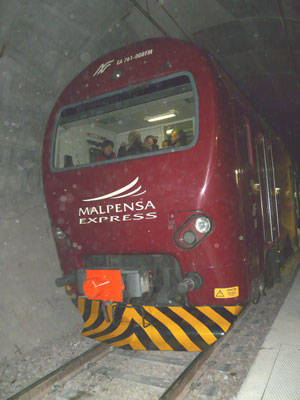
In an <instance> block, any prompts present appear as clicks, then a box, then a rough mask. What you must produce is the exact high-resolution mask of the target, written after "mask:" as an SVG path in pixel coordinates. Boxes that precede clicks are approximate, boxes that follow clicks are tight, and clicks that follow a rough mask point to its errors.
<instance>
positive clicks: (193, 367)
mask: <svg viewBox="0 0 300 400" xmlns="http://www.w3.org/2000/svg"><path fill="white" fill-rule="evenodd" d="M214 349H215V346H212V347H209V348H208V349H207V350H205V351H203V352H202V353H200V354H199V355H198V356H197V357H196V358H194V360H193V361H192V362H191V363H190V364H189V365H188V366H187V367H186V369H185V370H184V371H183V372H182V373H181V374H180V375H179V376H178V378H177V379H176V380H175V381H174V382H173V383H172V384H171V386H169V387H168V389H167V390H166V391H165V392H164V393H163V394H162V395H161V397H160V398H159V400H175V399H178V398H179V396H180V395H182V394H183V392H184V389H186V388H187V387H188V385H189V384H190V383H191V381H192V380H193V378H194V376H195V375H196V373H197V372H198V371H199V368H200V367H201V366H202V365H203V364H204V362H205V361H206V360H207V359H208V358H209V357H210V356H211V353H212V352H213V351H214Z"/></svg>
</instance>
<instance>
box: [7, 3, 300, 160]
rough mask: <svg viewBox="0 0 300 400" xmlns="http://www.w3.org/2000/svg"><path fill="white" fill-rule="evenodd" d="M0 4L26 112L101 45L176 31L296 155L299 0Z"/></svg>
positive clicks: (47, 102)
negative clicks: (30, 91) (26, 95)
mask: <svg viewBox="0 0 300 400" xmlns="http://www.w3.org/2000/svg"><path fill="white" fill-rule="evenodd" d="M1 8H2V10H1V14H2V16H1V42H2V43H0V49H1V58H4V56H5V55H8V56H9V57H11V58H13V59H14V61H16V62H17V64H18V65H19V66H20V68H21V69H23V71H24V69H25V70H26V74H25V79H26V81H28V82H30V83H31V84H33V85H34V87H35V89H36V91H37V92H38V93H39V99H38V100H37V99H35V100H34V101H33V102H32V103H31V104H30V105H29V104H26V105H25V104H24V107H25V108H26V109H28V108H30V107H31V110H30V111H31V112H30V114H36V113H37V112H38V113H40V111H41V109H42V112H44V113H47V112H48V113H49V112H50V108H51V106H52V104H53V103H54V101H55V99H56V97H57V96H58V95H59V93H60V91H61V90H62V89H63V88H64V86H65V85H66V84H67V83H68V82H69V81H70V80H71V79H72V78H73V77H74V76H75V75H76V74H77V73H78V72H80V70H81V69H83V68H84V67H85V66H86V65H88V64H89V62H91V61H93V60H94V59H96V58H98V57H100V56H102V55H104V54H105V53H107V52H109V51H111V50H113V49H116V48H118V47H121V46H124V45H126V44H129V43H132V42H134V41H138V40H142V39H145V38H148V37H159V36H169V37H176V38H180V39H184V40H188V41H191V42H193V43H195V44H196V45H198V46H199V47H202V48H205V49H207V50H208V51H209V52H210V53H212V54H213V55H214V57H215V58H216V60H217V61H218V62H219V63H220V64H221V65H222V66H223V68H224V69H225V71H227V73H228V74H229V75H230V76H231V77H232V79H233V80H234V82H235V83H236V84H237V85H238V87H239V88H240V89H241V91H242V92H243V93H244V94H245V95H246V97H247V98H248V99H249V101H250V103H251V104H252V105H253V106H254V108H255V109H256V110H257V111H258V112H260V113H261V114H262V115H263V116H264V117H265V118H266V120H267V121H268V122H269V124H270V125H272V126H273V128H275V130H276V132H277V133H278V134H279V135H280V136H281V137H282V138H283V139H284V141H285V143H286V144H287V146H288V147H289V148H290V150H291V152H292V153H293V154H294V157H295V158H296V159H297V153H298V151H297V150H298V148H299V144H300V141H299V128H300V118H299V115H300V96H299V88H300V70H299V68H300V47H299V43H300V0H268V1H261V0H251V1H250V0H201V1H200V0H186V1H182V0H118V1H117V0H87V1H84V2H82V1H79V0H73V1H61V0H30V1H29V0H19V1H17V0H10V1H5V0H2V3H1ZM16 72H18V71H16ZM4 103H5V102H4ZM4 105H5V104H4ZM44 118H45V119H46V116H44Z"/></svg>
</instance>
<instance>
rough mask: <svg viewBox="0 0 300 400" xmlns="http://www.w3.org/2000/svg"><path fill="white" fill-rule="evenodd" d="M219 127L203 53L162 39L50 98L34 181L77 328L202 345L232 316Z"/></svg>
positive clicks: (236, 297) (231, 196) (160, 345)
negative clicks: (38, 182)
mask: <svg viewBox="0 0 300 400" xmlns="http://www.w3.org/2000/svg"><path fill="white" fill-rule="evenodd" d="M221 125H222V124H220V119H219V116H218V94H217V85H216V80H215V78H214V75H213V72H212V69H211V67H210V64H209V61H208V59H207V57H206V56H205V54H203V53H202V52H200V51H199V50H198V49H196V48H195V47H194V46H192V45H190V44H187V43H183V42H179V41H176V40H169V39H156V40H148V41H144V42H141V43H138V44H135V45H132V46H129V47H127V48H125V49H121V50H118V51H115V52H114V53H111V54H109V55H108V56H107V57H104V58H103V59H100V60H98V61H96V62H94V63H93V64H91V65H90V66H89V67H88V68H86V69H85V70H84V71H83V72H82V73H81V74H80V75H79V76H78V77H77V78H75V79H74V81H72V82H71V84H70V85H69V86H68V87H67V88H66V89H65V91H64V92H63V93H62V95H61V97H60V98H59V100H58V102H57V104H56V106H55V107H54V110H53V112H52V114H51V116H50V119H49V122H48V127H47V132H46V137H45V145H44V159H43V168H44V171H43V175H44V187H45V195H46V201H47V205H48V209H49V214H50V218H51V222H52V226H53V235H54V238H55V242H56V246H57V251H58V255H59V259H60V262H61V267H62V271H63V277H61V278H58V279H57V284H58V285H59V286H65V288H66V290H67V293H68V295H69V296H70V298H71V299H72V301H73V302H74V304H75V305H76V306H77V307H78V309H79V311H80V313H81V314H82V317H83V320H84V329H83V331H82V334H83V335H85V336H87V337H89V338H93V339H96V340H100V341H103V342H106V343H108V344H112V345H114V346H118V347H122V348H128V349H135V350H146V349H150V350H187V351H202V350H203V349H205V348H206V347H208V346H209V345H211V344H213V343H214V342H216V341H217V339H218V338H219V337H221V336H223V335H224V333H225V332H227V331H228V329H229V328H230V326H231V324H232V323H233V321H234V320H235V319H236V317H237V315H238V314H239V312H240V311H241V309H242V306H241V304H243V303H244V302H245V301H246V300H247V299H248V296H249V287H248V285H247V279H248V278H247V270H246V268H242V267H241V265H242V259H243V254H242V250H241V249H242V246H241V244H240V243H239V242H238V238H239V236H240V230H241V229H242V227H241V219H240V216H239V212H238V210H237V201H238V200H237V195H236V191H237V189H236V187H235V179H234V175H233V173H232V168H231V167H230V162H231V158H232V157H233V155H232V153H231V148H232V147H233V146H232V143H227V142H226V141H224V140H223V139H222V134H221ZM224 126H225V125H224ZM224 129H226V127H225V128H224ZM149 138H150V139H149ZM218 138H219V142H218ZM149 142H150V143H149ZM107 143H108V144H109V145H110V152H108V153H107V152H106V150H105V146H106V145H107ZM220 143H222V151H220ZM235 196H236V197H235ZM233 237H234V238H236V240H233V239H232V238H233ZM236 243H237V244H236Z"/></svg>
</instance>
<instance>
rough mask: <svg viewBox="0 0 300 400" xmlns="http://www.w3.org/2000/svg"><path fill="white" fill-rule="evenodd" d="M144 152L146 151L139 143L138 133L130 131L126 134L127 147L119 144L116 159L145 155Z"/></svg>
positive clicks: (140, 142) (139, 136)
mask: <svg viewBox="0 0 300 400" xmlns="http://www.w3.org/2000/svg"><path fill="white" fill-rule="evenodd" d="M126 147H127V148H126ZM146 151H147V149H146V147H145V146H144V145H143V143H142V141H141V135H140V133H139V132H137V131H132V132H130V133H129V134H128V146H126V145H125V143H121V145H120V148H119V151H118V157H124V156H129V155H135V154H140V153H145V152H146Z"/></svg>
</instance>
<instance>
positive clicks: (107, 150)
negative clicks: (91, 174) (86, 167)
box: [96, 139, 116, 162]
mask: <svg viewBox="0 0 300 400" xmlns="http://www.w3.org/2000/svg"><path fill="white" fill-rule="evenodd" d="M101 147H102V153H100V155H99V156H98V157H97V159H96V162H98V161H105V160H111V159H113V158H116V155H115V153H114V142H113V141H111V140H108V139H106V140H104V141H103V142H102V143H101Z"/></svg>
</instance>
